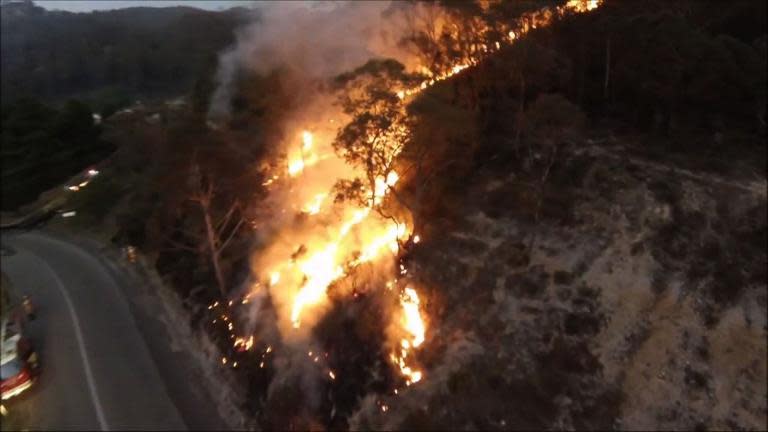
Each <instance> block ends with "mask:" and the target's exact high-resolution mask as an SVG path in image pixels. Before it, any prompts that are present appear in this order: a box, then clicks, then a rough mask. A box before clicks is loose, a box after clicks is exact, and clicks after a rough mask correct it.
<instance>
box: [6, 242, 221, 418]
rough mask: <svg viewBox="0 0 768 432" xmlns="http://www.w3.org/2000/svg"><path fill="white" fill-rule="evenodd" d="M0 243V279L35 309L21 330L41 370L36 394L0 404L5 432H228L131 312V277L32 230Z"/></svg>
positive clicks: (155, 328)
mask: <svg viewBox="0 0 768 432" xmlns="http://www.w3.org/2000/svg"><path fill="white" fill-rule="evenodd" d="M2 244H3V256H2V271H3V272H4V273H6V275H7V276H8V277H9V278H10V280H11V281H12V282H13V285H14V289H15V290H16V291H17V292H18V294H20V295H23V294H27V295H29V296H30V297H31V298H32V299H33V303H34V304H35V306H36V307H37V309H38V313H37V319H36V320H35V321H32V322H31V323H30V326H29V329H28V330H29V334H30V336H31V339H32V341H33V343H34V344H35V346H36V348H37V351H38V355H39V357H40V364H41V375H40V378H39V380H38V382H36V384H35V386H33V387H32V388H31V389H30V390H28V391H27V392H25V393H23V394H22V395H20V396H18V397H16V398H13V399H11V400H10V401H8V403H6V406H7V407H8V409H9V415H8V416H7V417H4V418H3V426H2V429H3V430H6V429H26V430H64V429H67V430H147V429H151V430H183V429H189V428H193V429H214V430H215V429H223V428H226V426H225V424H224V423H223V422H222V421H221V419H220V418H219V417H218V414H217V413H216V412H215V409H214V408H213V404H212V403H210V398H209V397H207V395H206V394H204V392H201V391H200V389H199V387H200V385H199V380H195V378H194V376H195V374H194V366H193V365H191V364H189V362H190V361H189V360H188V359H189V356H185V355H184V353H179V352H173V351H172V350H171V348H170V347H171V346H172V345H173V344H172V343H171V341H170V340H169V339H168V336H167V333H166V332H163V331H162V329H161V327H160V326H159V324H158V323H159V322H158V321H156V320H155V319H154V318H153V317H152V316H151V312H146V313H145V314H140V313H137V310H136V308H137V307H136V306H135V305H132V304H131V298H132V297H133V296H134V295H135V292H132V291H131V287H130V286H128V285H130V284H129V283H128V282H126V281H127V280H129V278H123V277H121V275H120V274H119V273H118V272H117V271H115V270H114V269H112V268H109V267H108V266H106V265H105V264H104V262H102V260H100V259H99V258H97V257H96V256H95V254H94V253H92V252H90V251H88V250H86V249H84V248H82V247H80V246H76V245H73V244H71V243H68V242H66V241H62V240H60V239H58V238H54V237H51V236H49V235H46V234H43V233H40V232H27V233H13V234H6V233H3V236H2ZM133 289H138V288H135V287H134V288H133ZM169 390H170V391H169Z"/></svg>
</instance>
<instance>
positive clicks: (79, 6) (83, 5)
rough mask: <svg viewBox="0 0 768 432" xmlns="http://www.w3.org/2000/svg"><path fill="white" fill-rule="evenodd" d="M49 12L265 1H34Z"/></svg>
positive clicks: (208, 7)
mask: <svg viewBox="0 0 768 432" xmlns="http://www.w3.org/2000/svg"><path fill="white" fill-rule="evenodd" d="M34 3H35V4H36V5H38V6H42V7H44V8H45V9H48V10H62V11H67V12H92V11H97V10H99V11H102V10H113V9H124V8H129V7H173V6H189V7H194V8H198V9H205V10H214V11H215V10H223V9H229V8H232V7H237V6H243V7H254V6H256V5H258V4H260V3H263V1H253V0H34Z"/></svg>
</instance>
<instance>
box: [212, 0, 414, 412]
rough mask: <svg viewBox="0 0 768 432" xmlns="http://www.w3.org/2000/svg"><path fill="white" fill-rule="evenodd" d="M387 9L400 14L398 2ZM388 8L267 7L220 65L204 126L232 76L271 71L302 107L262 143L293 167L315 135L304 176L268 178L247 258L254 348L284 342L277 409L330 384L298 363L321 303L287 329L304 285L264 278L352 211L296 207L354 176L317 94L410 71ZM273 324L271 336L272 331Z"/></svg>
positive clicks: (232, 84) (278, 359) (308, 408)
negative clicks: (393, 65) (350, 79)
mask: <svg viewBox="0 0 768 432" xmlns="http://www.w3.org/2000/svg"><path fill="white" fill-rule="evenodd" d="M395 6H397V7H402V4H396V5H395ZM393 7H394V6H393V4H392V3H390V2H389V1H382V2H374V1H365V2H319V3H304V2H274V3H268V4H266V5H264V6H263V7H262V8H260V10H259V13H258V14H254V20H253V22H252V23H251V24H249V25H247V26H246V27H244V28H243V29H241V30H240V31H239V32H238V33H237V37H236V43H235V45H234V46H233V47H231V48H230V49H228V50H227V51H225V52H224V53H222V54H221V56H220V59H219V60H220V61H219V69H218V71H217V75H216V80H217V87H216V90H215V92H214V94H213V96H212V100H211V106H210V110H209V116H210V117H211V119H213V120H223V119H226V118H227V117H228V116H229V113H230V103H231V100H232V96H233V94H234V93H235V92H236V91H237V81H238V76H239V75H240V74H251V73H254V74H260V75H265V74H268V73H270V72H272V71H274V70H276V69H279V70H282V71H287V74H286V75H289V76H290V78H287V79H290V81H291V83H290V88H291V89H292V91H293V92H294V93H295V94H296V95H297V96H298V98H299V99H300V100H301V104H299V105H300V106H299V107H298V108H297V109H296V110H293V111H292V112H291V113H290V115H289V116H288V118H286V119H284V120H283V121H284V122H285V123H284V124H282V126H283V129H284V130H285V131H289V132H288V133H287V134H286V136H284V137H283V138H282V142H274V143H270V145H271V146H274V147H275V148H277V149H279V150H280V153H283V154H284V155H285V156H286V159H287V160H289V161H290V160H291V159H296V158H297V156H298V157H299V159H300V160H301V159H303V158H304V153H302V152H303V150H302V149H303V146H302V144H303V143H302V135H303V133H304V131H307V132H310V133H311V134H312V135H313V145H312V148H311V152H312V153H313V155H315V156H317V160H316V161H315V162H313V165H312V166H311V169H305V170H304V171H302V172H301V173H300V174H299V175H297V176H294V177H290V176H289V175H288V174H289V169H287V168H288V167H285V168H283V169H282V171H280V170H276V171H275V175H276V176H279V180H278V181H276V182H275V183H274V184H273V185H272V186H270V194H269V198H268V200H267V201H266V202H265V203H264V204H263V205H264V207H265V208H266V209H267V210H266V212H267V213H268V215H267V216H266V217H263V218H262V219H263V220H261V221H260V227H259V234H260V236H261V237H262V239H263V243H264V244H265V245H266V246H265V247H263V248H262V249H261V250H260V251H259V252H258V253H256V254H255V255H254V257H253V259H252V268H253V269H254V276H255V279H256V280H257V281H258V282H259V284H260V285H259V286H260V288H259V289H258V290H256V292H257V294H256V295H255V296H254V298H253V305H254V308H253V315H252V318H254V320H255V321H254V322H252V323H251V324H252V325H253V327H258V328H259V329H260V330H259V333H260V334H259V336H260V338H261V340H262V341H263V340H265V339H267V340H271V341H274V340H277V339H279V340H282V341H283V342H284V344H283V347H282V349H280V352H276V353H275V362H274V363H273V366H274V367H275V371H276V376H275V378H274V379H273V380H272V382H271V384H270V388H269V390H268V399H269V401H270V403H271V404H273V405H280V404H281V402H280V400H281V398H284V397H288V396H286V395H287V394H288V393H287V392H289V390H290V389H292V388H294V389H295V388H301V394H302V398H303V400H302V401H298V400H296V401H294V402H293V403H298V404H301V411H302V413H301V416H303V417H309V418H311V417H312V413H313V411H315V410H316V409H317V408H318V406H319V405H318V404H319V403H320V399H319V398H320V395H319V394H318V393H319V388H320V387H321V385H322V384H323V383H324V382H326V381H327V380H328V377H327V371H325V370H323V369H322V368H318V367H317V364H316V363H310V362H309V361H308V359H307V357H305V353H306V352H307V351H309V350H311V347H312V346H313V345H314V344H313V342H312V340H311V329H312V326H313V325H314V324H315V323H316V322H317V320H318V319H319V318H320V317H321V316H322V312H323V311H324V309H325V308H327V304H319V305H315V306H313V309H312V310H311V312H314V313H307V314H306V315H305V314H302V321H301V328H300V329H294V328H293V326H292V323H291V320H290V312H291V306H292V302H293V301H294V299H295V297H296V294H297V290H298V288H299V287H300V286H301V285H302V280H301V278H302V274H301V272H298V271H295V270H294V271H284V272H282V274H281V277H280V283H279V284H278V285H276V286H274V287H271V286H270V281H269V279H270V276H271V275H270V274H268V272H271V271H273V270H274V269H275V268H278V267H279V266H280V265H283V263H285V261H286V258H287V257H291V256H293V255H296V254H299V253H301V248H303V247H304V246H306V247H307V248H308V250H309V251H310V252H307V253H308V254H309V253H312V252H316V248H317V246H318V245H323V244H325V242H327V241H328V239H329V237H332V236H335V235H337V233H338V230H339V226H340V222H341V221H346V220H349V219H350V216H351V215H352V214H353V213H354V211H355V210H356V209H355V208H352V207H349V206H345V205H344V204H338V205H337V204H333V197H331V196H328V197H327V198H325V201H324V206H325V207H324V211H323V212H321V213H319V214H315V215H312V216H306V215H305V216H300V213H301V211H302V207H303V206H305V205H306V203H308V202H311V201H312V198H313V197H316V196H317V195H319V194H326V195H328V194H329V193H330V192H331V189H332V187H333V184H334V183H335V182H336V180H338V179H340V178H353V177H355V176H357V175H359V173H357V172H356V171H355V169H353V167H350V166H349V165H348V164H346V163H345V162H344V161H343V160H342V159H341V158H339V157H338V156H337V155H336V154H335V153H334V151H333V148H332V145H331V143H332V142H333V139H334V138H335V136H336V133H337V132H338V129H339V127H340V126H342V125H343V124H344V123H345V122H346V121H347V120H348V119H347V118H346V117H345V115H344V114H343V113H342V112H341V110H340V108H339V107H338V106H337V105H335V104H334V101H335V97H334V95H331V94H328V93H326V92H324V91H323V90H321V89H322V87H323V86H322V85H321V84H322V83H323V82H324V81H327V80H328V79H329V78H331V77H333V76H335V75H337V74H340V73H343V72H346V71H348V70H351V69H353V68H355V67H357V66H360V65H362V64H364V63H365V62H366V61H368V60H369V59H371V58H375V57H379V58H381V57H390V58H395V59H397V60H399V61H401V62H403V63H404V64H406V65H408V61H407V59H408V58H409V57H408V56H407V55H406V53H405V52H404V51H403V50H402V49H401V48H400V47H398V44H397V42H398V40H397V38H398V37H399V36H400V35H401V34H402V33H401V31H400V29H401V28H402V27H401V25H398V23H396V22H394V20H396V14H391V13H388V12H390V11H391V10H392V8H393ZM297 215H299V216H297ZM389 223H390V221H382V220H379V219H378V218H374V217H371V218H369V219H367V220H366V222H365V229H361V230H359V231H352V232H351V233H350V234H349V235H348V236H347V238H345V240H344V242H343V243H340V248H341V249H343V250H349V251H355V250H359V249H360V247H359V246H360V245H362V244H367V243H370V240H371V238H372V237H373V236H374V235H380V234H381V233H382V232H383V231H384V230H385V227H386V226H388V225H387V224H389ZM313 248H314V249H313ZM393 270H394V269H392V268H391V263H389V265H387V264H383V265H381V266H380V267H377V272H379V273H380V275H379V276H381V275H383V274H387V275H390V274H393ZM380 278H381V277H380ZM382 285H383V283H382ZM267 296H268V298H269V301H270V303H271V304H272V306H273V307H274V312H275V313H276V316H274V315H273V314H272V313H268V314H264V312H263V310H262V308H261V305H262V303H263V302H264V301H265V299H266V298H267ZM256 321H258V323H257V322H256ZM266 322H268V324H266ZM259 323H261V324H265V325H259ZM275 327H277V330H278V331H279V333H280V337H279V338H278V337H277V335H275V334H274V333H273V331H274V329H275ZM270 329H271V330H270ZM321 363H322V362H321Z"/></svg>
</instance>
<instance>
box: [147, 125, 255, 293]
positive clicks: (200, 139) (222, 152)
mask: <svg viewBox="0 0 768 432" xmlns="http://www.w3.org/2000/svg"><path fill="white" fill-rule="evenodd" d="M204 124H205V123H204V122H202V121H201V117H197V116H193V117H191V118H189V119H186V120H184V121H182V123H181V124H179V125H176V126H174V127H173V128H172V129H171V130H170V131H169V132H168V136H167V138H166V139H165V142H164V143H163V144H162V146H163V151H162V152H161V153H160V154H158V155H157V162H156V165H155V166H154V167H153V168H152V173H151V175H152V176H153V177H154V181H153V187H154V190H155V192H156V194H157V195H156V198H155V199H156V200H157V201H158V202H160V203H162V206H160V207H158V208H157V209H156V211H155V214H154V215H153V217H152V219H153V226H154V227H155V228H156V229H157V230H158V231H162V232H164V233H165V235H164V236H163V238H162V239H161V240H160V244H159V245H158V247H159V248H160V249H165V250H181V251H187V252H191V253H194V254H195V256H197V257H199V258H200V259H203V260H204V261H207V262H208V263H209V264H210V268H211V270H212V271H211V274H212V276H213V279H214V280H215V282H216V286H217V288H218V290H219V292H220V293H221V295H222V296H225V295H226V294H227V292H228V290H227V273H228V268H227V260H226V259H225V257H226V256H231V254H230V252H232V251H233V245H234V244H236V241H237V240H238V238H242V237H243V235H244V234H245V231H244V229H243V228H244V227H245V226H246V222H247V221H248V220H250V218H251V216H252V215H251V213H250V211H251V210H252V209H253V207H252V204H253V201H254V198H255V197H257V196H258V193H259V189H256V191H254V187H255V185H259V184H261V182H262V180H261V178H260V175H259V172H258V171H257V170H256V169H254V168H253V167H254V165H255V164H249V163H244V161H247V160H248V159H250V158H254V160H255V159H256V157H257V156H256V155H255V154H250V153H248V152H247V151H245V150H244V149H241V148H237V147H235V145H234V144H231V142H232V141H234V140H228V139H227V137H222V136H221V135H219V134H213V133H211V132H210V131H208V129H207V128H206V127H205V126H204ZM254 192H255V193H254ZM235 249H237V248H235ZM237 250H239V249H237ZM235 252H236V251H235ZM235 259H237V257H235Z"/></svg>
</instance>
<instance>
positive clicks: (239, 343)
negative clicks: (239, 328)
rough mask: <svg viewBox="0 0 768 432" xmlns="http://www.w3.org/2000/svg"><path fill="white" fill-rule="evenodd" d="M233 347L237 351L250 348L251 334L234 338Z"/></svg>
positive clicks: (251, 344) (251, 342)
mask: <svg viewBox="0 0 768 432" xmlns="http://www.w3.org/2000/svg"><path fill="white" fill-rule="evenodd" d="M234 347H235V349H238V350H239V351H248V350H250V349H251V348H252V347H253V336H250V337H249V338H248V339H245V338H242V337H239V338H237V339H235V343H234Z"/></svg>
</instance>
